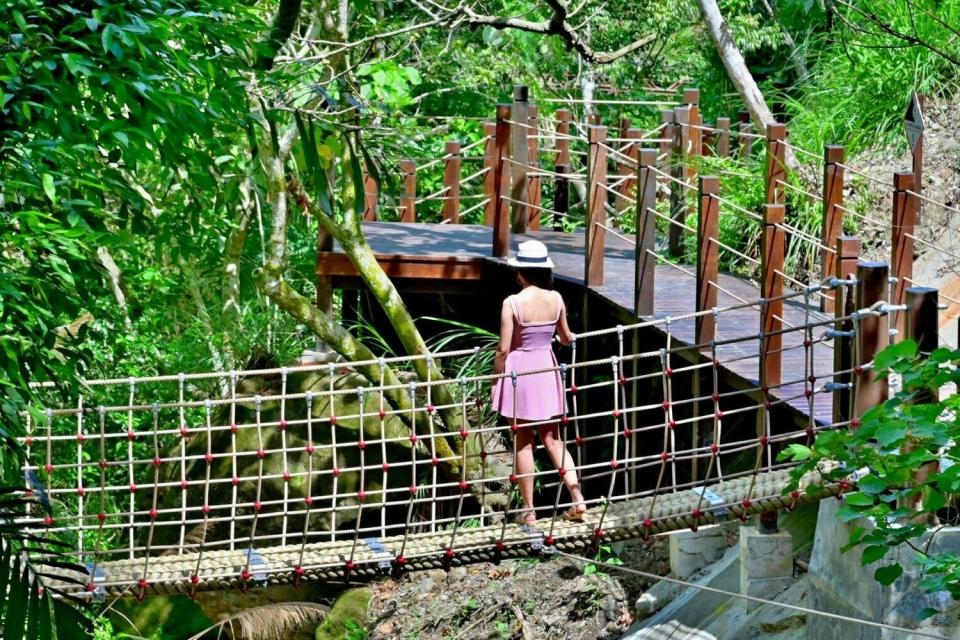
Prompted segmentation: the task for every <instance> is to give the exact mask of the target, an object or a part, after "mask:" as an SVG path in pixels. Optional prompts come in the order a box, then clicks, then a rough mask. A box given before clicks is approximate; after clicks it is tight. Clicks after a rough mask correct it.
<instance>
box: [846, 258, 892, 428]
mask: <svg viewBox="0 0 960 640" xmlns="http://www.w3.org/2000/svg"><path fill="white" fill-rule="evenodd" d="M889 285H890V268H889V267H888V266H887V263H886V262H860V263H858V264H857V300H856V309H857V310H858V311H859V310H863V309H866V308H868V307H870V306H872V305H873V304H874V303H876V302H880V301H884V300H887V296H888V294H889V292H890V286H889ZM857 324H858V325H859V327H858V332H857V336H856V337H855V339H856V340H857V342H858V344H857V347H858V349H857V353H858V356H859V357H858V358H857V360H856V362H854V367H856V368H857V370H856V371H854V374H853V384H854V387H855V389H854V394H853V395H854V398H855V403H854V407H853V416H851V418H852V419H853V420H855V422H853V423H852V424H851V426H852V427H853V428H857V427H859V426H860V422H859V419H860V417H861V416H863V414H864V413H866V412H867V410H868V409H871V408H873V407H875V406H877V405H878V404H880V403H882V402H885V401H886V400H887V381H886V379H882V380H881V379H878V378H877V375H876V371H874V369H873V367H872V366H869V367H868V366H865V365H868V364H870V363H872V362H873V358H874V356H875V355H877V353H879V352H880V351H883V350H884V349H885V348H886V346H887V345H888V344H889V343H890V317H889V316H888V315H887V314H876V315H874V314H869V315H865V316H863V317H862V318H860V319H859V320H858V321H857Z"/></svg>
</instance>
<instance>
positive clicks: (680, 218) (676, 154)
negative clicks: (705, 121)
mask: <svg viewBox="0 0 960 640" xmlns="http://www.w3.org/2000/svg"><path fill="white" fill-rule="evenodd" d="M673 119H674V124H673V147H672V149H671V156H670V172H671V174H672V175H673V177H674V178H675V179H677V180H682V181H684V182H687V180H688V178H689V174H688V164H687V147H688V146H689V143H690V140H689V135H690V128H689V127H687V126H686V125H687V124H689V122H690V109H689V107H677V108H676V109H674V110H673ZM688 184H689V183H688ZM686 189H687V188H686V187H684V186H682V185H680V184H677V183H676V182H673V181H671V183H670V218H671V219H672V220H675V221H677V222H680V223H684V224H685V223H686V221H687V215H688V209H687V198H686ZM667 231H668V243H667V245H668V246H667V248H668V250H669V252H670V255H671V256H673V257H674V258H678V257H680V256H681V255H682V254H683V229H682V228H681V227H679V226H678V225H676V224H671V225H670V228H669V229H668V230H667Z"/></svg>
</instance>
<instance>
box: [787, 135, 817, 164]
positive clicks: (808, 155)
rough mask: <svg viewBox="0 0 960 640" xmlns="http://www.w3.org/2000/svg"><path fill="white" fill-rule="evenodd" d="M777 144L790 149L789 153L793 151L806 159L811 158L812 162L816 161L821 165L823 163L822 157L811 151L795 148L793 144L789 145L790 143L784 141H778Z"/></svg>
mask: <svg viewBox="0 0 960 640" xmlns="http://www.w3.org/2000/svg"><path fill="white" fill-rule="evenodd" d="M779 142H780V144H782V145H783V146H785V147H786V148H787V149H790V150H791V151H794V152H796V153H799V154H801V155H805V156H807V157H810V158H813V159H814V160H818V161H820V162H821V163H822V162H823V155H821V154H819V153H814V152H813V151H808V150H807V149H804V148H803V147H798V146H796V145H794V144H790V143H789V142H787V141H786V140H780V141H779Z"/></svg>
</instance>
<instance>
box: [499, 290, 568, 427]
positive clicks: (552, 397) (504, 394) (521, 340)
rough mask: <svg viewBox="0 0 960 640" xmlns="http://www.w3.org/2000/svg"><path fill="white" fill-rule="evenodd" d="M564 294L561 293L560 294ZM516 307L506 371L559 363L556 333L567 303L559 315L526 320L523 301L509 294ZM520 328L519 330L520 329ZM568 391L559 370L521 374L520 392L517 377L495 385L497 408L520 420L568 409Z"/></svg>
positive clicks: (554, 365)
mask: <svg viewBox="0 0 960 640" xmlns="http://www.w3.org/2000/svg"><path fill="white" fill-rule="evenodd" d="M557 297H558V298H559V297H560V294H559V293H558V294H557ZM507 300H508V301H509V302H510V307H511V308H512V309H513V323H514V331H513V344H511V345H510V353H508V354H507V360H506V364H505V367H504V373H506V374H510V373H513V372H517V373H521V372H524V371H536V370H538V369H548V368H550V367H556V366H557V359H556V357H555V356H554V355H553V348H552V347H551V343H552V342H553V334H554V333H555V332H556V330H557V323H558V322H559V321H560V314H561V313H563V305H562V304H561V305H560V310H559V311H558V312H557V317H556V318H555V319H554V320H552V321H547V322H524V321H523V315H522V314H521V312H520V304H519V303H518V302H517V300H516V298H515V297H514V296H510V297H509V298H507ZM517 329H519V331H518V330H517ZM565 396H566V394H565V393H564V388H563V381H562V380H561V377H560V372H559V371H546V372H542V373H534V374H531V375H525V376H524V375H518V376H517V389H516V394H514V390H513V380H512V379H511V378H510V377H506V378H501V379H500V380H497V383H496V384H495V385H494V387H493V410H494V411H496V412H498V413H499V414H500V415H502V416H504V417H505V418H516V419H518V420H547V419H549V418H553V417H556V416H560V415H563V414H564V413H565V412H566V409H565V407H566V397H565Z"/></svg>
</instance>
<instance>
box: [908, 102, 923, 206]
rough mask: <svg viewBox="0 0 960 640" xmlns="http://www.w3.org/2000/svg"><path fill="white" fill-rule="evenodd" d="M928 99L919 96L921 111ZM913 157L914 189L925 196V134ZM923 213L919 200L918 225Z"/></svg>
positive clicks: (914, 150) (913, 152)
mask: <svg viewBox="0 0 960 640" xmlns="http://www.w3.org/2000/svg"><path fill="white" fill-rule="evenodd" d="M926 102H927V97H926V96H925V95H923V94H922V93H918V94H917V103H918V104H919V105H920V111H921V113H922V112H923V109H924V107H925V106H926ZM910 155H911V156H912V160H913V163H912V166H911V167H910V168H911V169H912V171H913V175H915V176H916V186H915V188H914V189H913V191H914V192H916V193H917V194H918V195H923V133H921V134H920V139H919V140H917V146H916V147H914V149H913V151H912V152H911V154H910ZM922 212H923V201H922V200H920V199H919V198H917V224H920V214H921V213H922Z"/></svg>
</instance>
